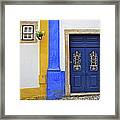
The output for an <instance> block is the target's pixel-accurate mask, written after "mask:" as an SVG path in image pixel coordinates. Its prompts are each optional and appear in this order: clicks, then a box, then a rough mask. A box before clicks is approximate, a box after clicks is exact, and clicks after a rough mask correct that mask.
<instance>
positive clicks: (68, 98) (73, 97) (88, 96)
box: [62, 95, 100, 100]
mask: <svg viewBox="0 0 120 120" xmlns="http://www.w3.org/2000/svg"><path fill="white" fill-rule="evenodd" d="M99 99H100V95H84V96H83V95H82V96H80V95H78V96H69V97H64V98H62V100H99Z"/></svg>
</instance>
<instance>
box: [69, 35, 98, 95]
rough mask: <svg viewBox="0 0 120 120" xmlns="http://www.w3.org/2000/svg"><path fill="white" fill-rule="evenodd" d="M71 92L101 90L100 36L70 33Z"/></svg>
mask: <svg viewBox="0 0 120 120" xmlns="http://www.w3.org/2000/svg"><path fill="white" fill-rule="evenodd" d="M69 38H70V86H71V93H80V92H99V90H100V69H99V66H100V63H99V61H100V36H99V35H70V36H69Z"/></svg>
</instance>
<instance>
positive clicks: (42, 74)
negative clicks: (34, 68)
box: [39, 20, 48, 98]
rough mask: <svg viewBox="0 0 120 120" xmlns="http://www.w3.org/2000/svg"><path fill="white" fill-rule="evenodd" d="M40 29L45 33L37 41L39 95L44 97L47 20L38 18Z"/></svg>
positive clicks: (46, 60)
mask: <svg viewBox="0 0 120 120" xmlns="http://www.w3.org/2000/svg"><path fill="white" fill-rule="evenodd" d="M40 31H44V32H45V35H44V36H43V37H42V40H40V41H39V50H40V51H39V63H40V70H39V71H40V75H39V84H40V96H41V97H44V98H46V73H47V68H48V20H40Z"/></svg>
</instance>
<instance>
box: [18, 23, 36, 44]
mask: <svg viewBox="0 0 120 120" xmlns="http://www.w3.org/2000/svg"><path fill="white" fill-rule="evenodd" d="M37 27H38V23H37V22H36V21H21V23H20V28H21V41H20V42H21V43H31V42H36V37H35V31H36V30H37Z"/></svg>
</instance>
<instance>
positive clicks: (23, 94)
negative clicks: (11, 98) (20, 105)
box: [20, 88, 40, 100]
mask: <svg viewBox="0 0 120 120" xmlns="http://www.w3.org/2000/svg"><path fill="white" fill-rule="evenodd" d="M39 95H40V88H22V89H20V99H21V100H25V99H29V98H30V99H31V98H34V97H37V96H39Z"/></svg>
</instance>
